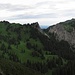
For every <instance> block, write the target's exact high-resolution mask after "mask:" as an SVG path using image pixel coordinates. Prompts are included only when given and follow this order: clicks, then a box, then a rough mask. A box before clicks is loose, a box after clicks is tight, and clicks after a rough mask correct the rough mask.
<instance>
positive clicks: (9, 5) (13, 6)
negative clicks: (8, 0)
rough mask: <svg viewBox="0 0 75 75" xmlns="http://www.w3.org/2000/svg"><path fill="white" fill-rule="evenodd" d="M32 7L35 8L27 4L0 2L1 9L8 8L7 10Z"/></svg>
mask: <svg viewBox="0 0 75 75" xmlns="http://www.w3.org/2000/svg"><path fill="white" fill-rule="evenodd" d="M32 8H33V7H32V6H27V5H12V4H0V10H7V11H21V10H27V9H32Z"/></svg>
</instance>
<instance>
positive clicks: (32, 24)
mask: <svg viewBox="0 0 75 75" xmlns="http://www.w3.org/2000/svg"><path fill="white" fill-rule="evenodd" d="M31 26H32V27H34V28H36V29H38V30H39V31H40V32H42V29H41V28H40V26H39V23H38V22H35V23H31Z"/></svg>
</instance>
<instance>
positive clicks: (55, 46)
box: [0, 21, 75, 75]
mask: <svg viewBox="0 0 75 75" xmlns="http://www.w3.org/2000/svg"><path fill="white" fill-rule="evenodd" d="M53 27H54V26H53ZM53 27H50V28H48V29H46V30H42V29H41V28H40V26H39V24H38V22H36V23H32V24H23V25H22V24H19V23H9V22H8V21H0V69H1V71H2V73H3V74H5V75H40V74H43V75H44V74H45V75H55V74H57V72H58V73H60V70H59V69H62V70H63V69H64V68H65V67H66V65H69V64H70V66H73V65H71V63H70V61H73V60H74V59H75V53H74V52H73V48H72V47H71V46H70V44H69V43H68V42H67V41H65V40H58V39H57V36H56V35H55V33H53V32H51V31H52V29H53ZM60 28H61V25H60V27H59V28H58V29H60ZM58 29H57V30H58ZM53 30H54V29H53ZM65 31H66V32H68V31H67V30H65ZM68 33H70V32H68ZM70 66H69V67H66V68H67V69H69V68H70ZM72 69H73V68H72ZM66 71H67V70H66ZM66 71H64V74H65V73H66ZM2 73H1V74H2ZM3 74H2V75H3ZM57 75H58V74H57Z"/></svg>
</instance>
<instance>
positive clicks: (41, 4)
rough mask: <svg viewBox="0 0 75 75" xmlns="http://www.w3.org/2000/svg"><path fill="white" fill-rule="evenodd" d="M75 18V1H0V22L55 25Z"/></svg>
mask: <svg viewBox="0 0 75 75" xmlns="http://www.w3.org/2000/svg"><path fill="white" fill-rule="evenodd" d="M72 18H75V0H0V20H7V21H10V22H18V23H22V24H24V23H33V22H39V24H40V25H41V26H42V25H45V26H46V25H47V26H50V25H53V24H56V23H58V22H61V21H65V20H69V19H72Z"/></svg>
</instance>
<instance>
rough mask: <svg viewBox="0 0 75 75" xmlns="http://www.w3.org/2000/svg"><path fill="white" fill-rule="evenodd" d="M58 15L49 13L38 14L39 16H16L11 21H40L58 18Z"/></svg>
mask: <svg viewBox="0 0 75 75" xmlns="http://www.w3.org/2000/svg"><path fill="white" fill-rule="evenodd" d="M56 17H57V15H56V14H55V13H50V14H49V13H48V14H38V15H26V14H21V15H16V16H12V17H11V19H10V20H16V19H38V18H56Z"/></svg>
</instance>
